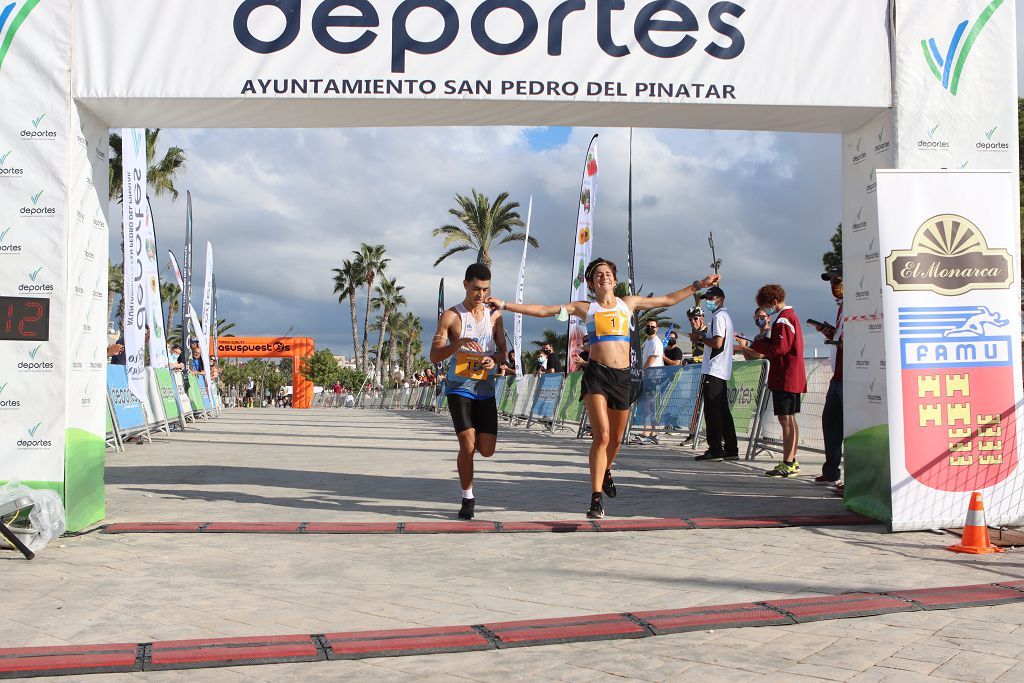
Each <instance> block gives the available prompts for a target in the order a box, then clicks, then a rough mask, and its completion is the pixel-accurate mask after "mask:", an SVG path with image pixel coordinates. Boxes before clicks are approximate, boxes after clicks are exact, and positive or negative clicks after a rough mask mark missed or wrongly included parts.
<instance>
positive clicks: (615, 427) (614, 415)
mask: <svg viewBox="0 0 1024 683" xmlns="http://www.w3.org/2000/svg"><path fill="white" fill-rule="evenodd" d="M602 398H604V397H603V396H602ZM628 422H629V411H628V410H612V409H611V408H608V428H609V429H608V431H609V436H608V447H607V449H606V452H607V453H608V467H607V468H606V469H608V470H610V469H611V468H612V464H613V463H614V462H615V456H617V455H618V454H619V446H621V445H622V435H623V434H625V433H626V424H627V423H628ZM601 476H602V478H603V477H604V474H602V475H601Z"/></svg>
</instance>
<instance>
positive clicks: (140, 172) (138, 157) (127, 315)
mask: <svg viewBox="0 0 1024 683" xmlns="http://www.w3.org/2000/svg"><path fill="white" fill-rule="evenodd" d="M121 147H122V149H121V163H122V171H123V179H122V187H123V188H124V198H123V201H122V203H121V209H122V218H123V221H124V353H125V358H126V359H127V362H126V364H125V369H126V371H127V372H128V388H129V390H131V392H132V393H133V394H135V396H136V397H137V398H138V399H139V401H140V402H141V403H142V404H143V405H145V404H146V403H147V402H148V401H149V390H148V382H147V381H146V357H145V349H146V325H147V323H148V321H149V315H148V313H147V311H146V298H147V297H146V291H147V288H148V283H147V282H146V265H145V264H146V261H147V260H148V256H147V255H146V251H147V247H146V232H145V225H146V223H148V222H149V205H148V204H147V202H146V130H145V129H144V128H124V129H122V130H121ZM155 317H159V314H157V315H156V316H155Z"/></svg>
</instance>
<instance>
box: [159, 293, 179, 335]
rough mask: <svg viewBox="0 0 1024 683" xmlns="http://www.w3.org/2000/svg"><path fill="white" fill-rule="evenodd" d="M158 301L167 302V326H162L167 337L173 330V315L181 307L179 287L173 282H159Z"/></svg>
mask: <svg viewBox="0 0 1024 683" xmlns="http://www.w3.org/2000/svg"><path fill="white" fill-rule="evenodd" d="M160 301H166V302H167V326H166V327H164V330H166V332H167V335H168V339H169V338H170V334H171V332H172V330H174V327H173V325H174V315H175V313H177V312H178V309H179V308H181V288H180V287H178V285H177V284H176V283H174V282H162V283H160ZM179 336H180V335H179Z"/></svg>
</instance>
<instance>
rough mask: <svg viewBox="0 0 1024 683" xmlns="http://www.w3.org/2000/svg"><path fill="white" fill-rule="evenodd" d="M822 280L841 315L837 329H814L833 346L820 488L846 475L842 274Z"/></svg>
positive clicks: (823, 423)
mask: <svg viewBox="0 0 1024 683" xmlns="http://www.w3.org/2000/svg"><path fill="white" fill-rule="evenodd" d="M821 279H822V280H824V281H825V282H828V283H829V286H830V287H831V289H832V298H833V299H835V300H836V304H838V306H839V311H838V312H837V314H836V324H835V325H815V326H814V329H816V330H818V332H821V333H822V334H823V335H824V336H825V339H826V340H827V343H828V344H830V345H831V346H832V380H831V381H830V382H829V384H828V393H827V394H826V395H825V407H824V408H823V409H822V411H821V431H822V432H823V434H824V437H825V464H824V465H822V466H821V475H820V476H818V477H816V478H815V479H814V481H815V482H816V483H818V484H838V483H839V479H840V478H841V476H842V473H843V472H842V469H841V465H842V462H843V270H842V268H833V269H831V270H829V271H828V272H825V273H822V274H821Z"/></svg>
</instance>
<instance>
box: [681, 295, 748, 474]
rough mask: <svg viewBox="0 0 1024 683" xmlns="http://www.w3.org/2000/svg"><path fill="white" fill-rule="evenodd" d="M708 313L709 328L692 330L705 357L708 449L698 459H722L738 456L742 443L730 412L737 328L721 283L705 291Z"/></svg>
mask: <svg viewBox="0 0 1024 683" xmlns="http://www.w3.org/2000/svg"><path fill="white" fill-rule="evenodd" d="M702 303H703V304H704V308H705V310H706V316H710V319H709V320H708V326H707V329H706V330H704V332H703V334H702V336H700V337H699V338H698V336H697V335H698V334H700V333H693V334H692V335H691V338H692V339H693V340H694V341H699V342H702V343H703V344H704V360H703V361H702V362H701V366H700V372H701V397H702V398H703V402H704V424H705V425H706V427H707V440H708V450H707V451H706V452H705V453H704V454H703V455H698V456H697V457H696V458H695V459H696V460H701V461H706V460H710V461H714V462H720V461H722V460H739V457H740V455H739V450H740V449H739V445H738V444H737V443H736V425H735V424H734V423H733V419H732V413H731V412H729V394H728V391H727V383H728V381H729V379H730V378H731V377H732V355H733V346H734V345H735V342H736V339H735V336H734V335H735V329H734V328H733V324H732V318H731V317H729V313H728V311H726V310H725V292H723V291H722V288H721V287H711V288H710V289H708V291H707V292H705V293H704V296H703V302H702Z"/></svg>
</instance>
